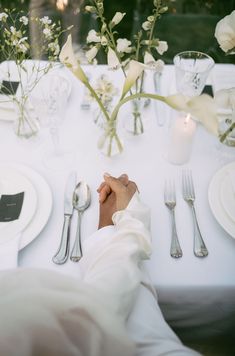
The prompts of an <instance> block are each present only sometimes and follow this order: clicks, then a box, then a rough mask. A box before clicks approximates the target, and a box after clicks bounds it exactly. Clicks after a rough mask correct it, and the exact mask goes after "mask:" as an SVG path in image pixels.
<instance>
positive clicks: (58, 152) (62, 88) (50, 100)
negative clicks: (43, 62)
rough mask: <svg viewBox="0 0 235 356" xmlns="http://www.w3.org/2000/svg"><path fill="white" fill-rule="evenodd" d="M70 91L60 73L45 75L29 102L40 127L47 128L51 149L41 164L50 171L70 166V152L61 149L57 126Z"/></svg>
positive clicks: (64, 109) (68, 85)
mask: <svg viewBox="0 0 235 356" xmlns="http://www.w3.org/2000/svg"><path fill="white" fill-rule="evenodd" d="M70 91H71V84H70V82H69V81H68V79H67V78H65V77H64V76H62V75H61V74H60V73H57V72H53V73H52V74H47V75H45V76H44V77H43V78H42V79H41V80H40V81H39V83H38V84H37V85H36V86H35V88H34V89H33V91H32V94H31V97H30V99H31V102H32V104H33V106H34V109H35V111H36V114H37V116H38V118H39V122H40V125H41V127H47V128H49V132H50V136H51V139H52V142H53V149H52V150H51V151H50V152H45V154H44V156H43V163H44V165H45V166H46V167H47V168H50V169H56V170H57V169H63V168H67V167H69V166H70V165H71V163H72V160H73V156H72V153H71V152H68V151H65V150H64V149H62V148H61V145H60V137H59V126H60V125H61V123H62V122H63V119H64V117H65V114H66V104H67V100H68V97H69V94H70Z"/></svg>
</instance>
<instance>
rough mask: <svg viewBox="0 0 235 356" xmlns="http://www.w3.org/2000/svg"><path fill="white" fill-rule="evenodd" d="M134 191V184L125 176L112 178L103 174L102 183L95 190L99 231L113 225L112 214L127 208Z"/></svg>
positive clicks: (135, 188) (135, 187)
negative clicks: (98, 209)
mask: <svg viewBox="0 0 235 356" xmlns="http://www.w3.org/2000/svg"><path fill="white" fill-rule="evenodd" d="M136 190H137V186H136V184H135V183H134V182H132V181H129V178H128V176H127V175H126V174H122V175H121V176H120V177H119V178H114V177H111V176H110V175H109V174H107V173H105V175H104V182H103V183H102V184H101V185H100V186H99V188H98V189H97V191H98V193H99V201H100V218H99V227H98V228H99V229H100V228H102V227H104V226H108V225H113V222H112V216H113V214H114V213H115V212H116V211H118V210H123V209H125V208H126V207H127V205H128V203H129V202H130V200H131V198H132V197H133V195H134V193H135V192H136Z"/></svg>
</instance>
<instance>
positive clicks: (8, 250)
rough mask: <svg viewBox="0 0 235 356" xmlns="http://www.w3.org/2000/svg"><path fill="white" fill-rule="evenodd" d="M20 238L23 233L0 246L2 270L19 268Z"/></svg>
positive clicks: (0, 268) (0, 265) (0, 266)
mask: <svg viewBox="0 0 235 356" xmlns="http://www.w3.org/2000/svg"><path fill="white" fill-rule="evenodd" d="M20 237H21V233H19V234H17V235H15V236H14V237H12V238H11V239H10V240H8V241H7V242H4V243H2V244H0V270H6V269H13V268H17V266H18V251H19V244H20Z"/></svg>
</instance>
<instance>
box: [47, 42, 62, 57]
mask: <svg viewBox="0 0 235 356" xmlns="http://www.w3.org/2000/svg"><path fill="white" fill-rule="evenodd" d="M48 47H49V48H50V50H51V51H52V52H53V53H54V55H56V56H57V54H59V52H60V46H59V45H58V43H56V42H51V43H49V45H48Z"/></svg>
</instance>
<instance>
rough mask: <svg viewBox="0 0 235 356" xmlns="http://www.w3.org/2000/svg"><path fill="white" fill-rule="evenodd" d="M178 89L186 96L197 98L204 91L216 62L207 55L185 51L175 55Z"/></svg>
mask: <svg viewBox="0 0 235 356" xmlns="http://www.w3.org/2000/svg"><path fill="white" fill-rule="evenodd" d="M173 63H174V65H175V77H176V88H177V90H178V92H180V93H181V94H183V95H186V96H190V97H193V96H197V95H200V94H201V93H202V91H203V88H204V86H205V84H206V80H207V77H208V74H209V72H210V70H211V69H212V68H213V66H214V64H215V62H214V60H213V59H212V58H211V57H210V56H208V55H207V54H206V53H202V52H197V51H185V52H181V53H178V54H176V55H175V57H174V59H173Z"/></svg>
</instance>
